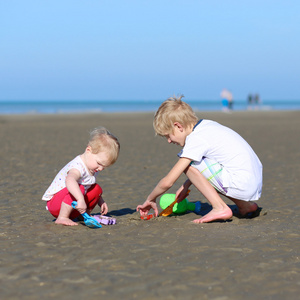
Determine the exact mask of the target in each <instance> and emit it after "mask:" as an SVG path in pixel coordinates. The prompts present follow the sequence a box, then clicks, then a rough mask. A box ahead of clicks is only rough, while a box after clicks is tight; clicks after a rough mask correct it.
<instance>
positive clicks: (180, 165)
mask: <svg viewBox="0 0 300 300" xmlns="http://www.w3.org/2000/svg"><path fill="white" fill-rule="evenodd" d="M190 163H191V160H190V159H188V158H185V157H182V158H180V159H179V160H178V161H177V163H176V164H175V165H174V167H173V168H172V169H171V171H170V172H169V173H168V174H167V176H165V177H164V178H162V179H161V180H160V181H159V183H158V184H157V185H156V187H155V188H154V189H153V191H152V192H151V193H150V195H149V196H148V197H147V200H146V201H145V202H144V204H142V205H139V206H138V207H137V210H140V213H141V215H146V214H148V212H149V210H150V209H151V208H153V209H154V212H155V216H157V215H158V209H157V205H156V198H157V197H158V196H160V195H162V194H163V193H165V192H166V191H167V190H168V189H169V188H171V187H172V186H173V184H174V183H175V182H176V180H177V179H178V178H179V177H180V175H181V174H182V173H183V172H184V171H185V169H186V168H187V167H188V166H189V165H190Z"/></svg>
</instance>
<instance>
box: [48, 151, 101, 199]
mask: <svg viewBox="0 0 300 300" xmlns="http://www.w3.org/2000/svg"><path fill="white" fill-rule="evenodd" d="M71 169H77V170H78V171H79V172H80V175H81V177H80V179H79V181H78V183H79V184H81V185H83V186H84V187H85V191H87V190H88V189H89V188H90V187H91V185H92V184H94V183H95V182H96V176H97V174H98V172H96V173H95V174H94V175H91V174H90V173H89V171H88V169H87V168H86V166H85V164H84V162H83V160H82V159H81V157H80V155H78V156H76V157H75V158H74V159H73V160H71V161H70V162H69V163H68V164H67V165H66V166H64V167H63V168H62V169H61V170H60V171H59V172H58V174H57V175H56V177H55V178H54V180H53V181H52V183H51V185H50V186H49V188H48V189H47V191H46V192H45V194H44V195H43V197H42V200H45V201H49V200H51V198H52V197H53V196H54V195H55V194H56V193H58V192H59V191H61V190H62V189H64V188H65V187H66V177H67V175H68V172H69V171H70V170H71Z"/></svg>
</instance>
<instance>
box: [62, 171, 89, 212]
mask: <svg viewBox="0 0 300 300" xmlns="http://www.w3.org/2000/svg"><path fill="white" fill-rule="evenodd" d="M80 177H81V175H80V172H79V171H78V170H77V169H71V170H70V171H69V173H68V175H67V177H66V187H67V189H68V191H69V192H70V194H72V195H73V196H74V198H75V199H76V200H77V207H76V209H77V210H78V211H79V212H80V213H81V214H83V213H84V212H85V211H86V208H87V206H86V203H85V201H84V196H83V194H82V192H81V190H80V188H79V184H78V180H79V179H80Z"/></svg>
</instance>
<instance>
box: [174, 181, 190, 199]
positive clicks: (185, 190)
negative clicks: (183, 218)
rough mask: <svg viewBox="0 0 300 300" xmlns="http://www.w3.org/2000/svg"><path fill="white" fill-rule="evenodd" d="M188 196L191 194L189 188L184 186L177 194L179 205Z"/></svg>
mask: <svg viewBox="0 0 300 300" xmlns="http://www.w3.org/2000/svg"><path fill="white" fill-rule="evenodd" d="M188 194H189V190H188V187H185V186H184V185H182V186H181V187H180V188H179V189H178V190H177V192H176V199H177V203H180V202H181V201H182V200H184V199H185V198H186V197H187V195H188Z"/></svg>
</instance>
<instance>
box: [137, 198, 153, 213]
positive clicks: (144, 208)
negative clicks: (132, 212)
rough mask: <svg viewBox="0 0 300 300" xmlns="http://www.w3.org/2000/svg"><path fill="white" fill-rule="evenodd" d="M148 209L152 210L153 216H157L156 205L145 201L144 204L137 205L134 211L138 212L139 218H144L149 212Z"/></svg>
mask: <svg viewBox="0 0 300 300" xmlns="http://www.w3.org/2000/svg"><path fill="white" fill-rule="evenodd" d="M150 209H153V210H154V216H155V217H157V216H158V209H157V204H156V202H155V201H149V200H146V201H145V202H144V204H142V205H138V206H137V208H136V211H139V212H140V215H141V217H146V216H147V215H148V213H149V211H150Z"/></svg>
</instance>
